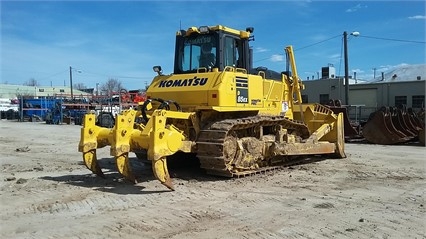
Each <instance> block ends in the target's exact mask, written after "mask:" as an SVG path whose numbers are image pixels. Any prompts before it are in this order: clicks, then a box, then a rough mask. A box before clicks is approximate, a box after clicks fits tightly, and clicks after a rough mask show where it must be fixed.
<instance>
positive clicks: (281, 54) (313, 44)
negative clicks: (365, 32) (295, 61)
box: [255, 34, 341, 62]
mask: <svg viewBox="0 0 426 239" xmlns="http://www.w3.org/2000/svg"><path fill="white" fill-rule="evenodd" d="M339 36H341V34H339V35H336V36H333V37H330V38H327V39H325V40H322V41H319V42H315V43H312V44H310V45H307V46H304V47H300V48H297V49H295V50H294V51H298V50H302V49H305V48H308V47H311V46H315V45H318V44H321V43H323V42H326V41H329V40H332V39H334V38H337V37H339ZM276 55H278V56H283V55H284V54H283V53H280V54H276ZM272 57H273V56H270V57H267V58H263V59H260V60H257V61H255V62H259V61H264V60H268V59H271V58H272Z"/></svg>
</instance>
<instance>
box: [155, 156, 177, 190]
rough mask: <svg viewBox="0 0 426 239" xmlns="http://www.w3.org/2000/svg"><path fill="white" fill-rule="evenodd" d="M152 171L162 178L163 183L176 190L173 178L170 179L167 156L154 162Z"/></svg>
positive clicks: (158, 177) (159, 178)
mask: <svg viewBox="0 0 426 239" xmlns="http://www.w3.org/2000/svg"><path fill="white" fill-rule="evenodd" d="M152 171H153V172H154V175H155V177H156V178H157V179H158V180H160V182H161V184H163V185H164V186H166V187H167V188H168V189H170V190H172V191H174V190H175V188H174V187H173V183H172V180H171V179H170V175H169V170H168V169H167V160H166V157H162V158H160V159H158V160H154V161H153V162H152Z"/></svg>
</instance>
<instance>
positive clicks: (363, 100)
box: [349, 89, 377, 107]
mask: <svg viewBox="0 0 426 239" xmlns="http://www.w3.org/2000/svg"><path fill="white" fill-rule="evenodd" d="M349 104H350V105H365V106H366V107H376V105H377V89H357V90H350V91H349Z"/></svg>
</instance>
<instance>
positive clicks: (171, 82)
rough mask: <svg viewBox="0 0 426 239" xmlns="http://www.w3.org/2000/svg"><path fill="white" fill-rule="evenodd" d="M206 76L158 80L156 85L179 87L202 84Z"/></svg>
mask: <svg viewBox="0 0 426 239" xmlns="http://www.w3.org/2000/svg"><path fill="white" fill-rule="evenodd" d="M207 79H208V78H197V77H196V76H194V78H192V79H178V80H163V81H160V83H159V84H158V87H181V86H202V85H205V84H206V83H207Z"/></svg>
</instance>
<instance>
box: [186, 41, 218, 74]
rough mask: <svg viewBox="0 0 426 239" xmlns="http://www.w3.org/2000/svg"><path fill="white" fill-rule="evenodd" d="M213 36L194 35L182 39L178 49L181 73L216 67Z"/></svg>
mask: <svg viewBox="0 0 426 239" xmlns="http://www.w3.org/2000/svg"><path fill="white" fill-rule="evenodd" d="M215 39H216V38H215V35H195V36H190V37H187V38H184V39H183V41H181V44H182V43H183V46H181V47H180V48H179V57H180V61H179V68H180V70H181V71H184V72H185V71H186V72H188V71H196V70H197V69H198V68H200V67H205V68H207V69H209V68H213V67H217V64H216V55H217V54H216V49H217V48H216V45H217V44H216V40H215Z"/></svg>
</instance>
